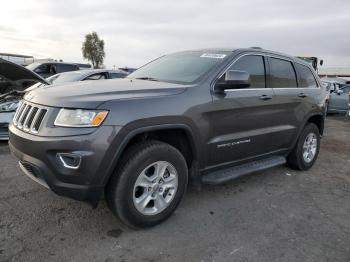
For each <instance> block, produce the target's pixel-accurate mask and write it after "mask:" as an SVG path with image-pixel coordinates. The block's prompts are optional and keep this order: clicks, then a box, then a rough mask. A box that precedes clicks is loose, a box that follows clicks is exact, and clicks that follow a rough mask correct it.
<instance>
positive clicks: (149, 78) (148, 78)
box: [135, 77, 159, 82]
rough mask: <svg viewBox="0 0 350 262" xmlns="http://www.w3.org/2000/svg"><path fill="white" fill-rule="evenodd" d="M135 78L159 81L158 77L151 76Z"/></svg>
mask: <svg viewBox="0 0 350 262" xmlns="http://www.w3.org/2000/svg"><path fill="white" fill-rule="evenodd" d="M135 79H140V80H148V81H157V82H158V81H159V80H158V79H155V78H153V77H136V78H135Z"/></svg>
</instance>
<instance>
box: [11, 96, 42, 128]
mask: <svg viewBox="0 0 350 262" xmlns="http://www.w3.org/2000/svg"><path fill="white" fill-rule="evenodd" d="M47 110H48V109H47V108H43V107H42V106H37V105H35V104H30V103H27V102H23V103H22V104H21V106H20V107H19V108H18V109H17V112H16V113H15V116H14V118H13V124H14V125H15V126H16V127H17V128H19V129H23V131H25V132H29V133H34V134H37V133H38V132H39V129H40V127H41V124H42V122H43V120H44V118H45V115H46V113H47Z"/></svg>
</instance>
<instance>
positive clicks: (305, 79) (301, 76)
mask: <svg viewBox="0 0 350 262" xmlns="http://www.w3.org/2000/svg"><path fill="white" fill-rule="evenodd" d="M295 67H296V69H297V72H298V81H299V87H310V88H312V87H317V82H316V80H315V77H314V75H313V74H312V72H311V70H310V68H308V67H307V66H304V65H300V64H295Z"/></svg>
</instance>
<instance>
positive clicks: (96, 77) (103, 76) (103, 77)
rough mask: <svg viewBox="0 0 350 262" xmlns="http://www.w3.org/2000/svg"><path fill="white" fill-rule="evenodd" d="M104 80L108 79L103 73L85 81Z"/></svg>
mask: <svg viewBox="0 0 350 262" xmlns="http://www.w3.org/2000/svg"><path fill="white" fill-rule="evenodd" d="M102 79H106V75H105V74H103V73H101V74H94V75H91V76H89V77H87V78H85V79H84V80H102Z"/></svg>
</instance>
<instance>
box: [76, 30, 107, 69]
mask: <svg viewBox="0 0 350 262" xmlns="http://www.w3.org/2000/svg"><path fill="white" fill-rule="evenodd" d="M104 47H105V42H104V41H103V40H102V39H100V38H99V37H98V35H97V33H96V32H92V33H91V34H87V35H86V36H85V41H84V42H83V46H82V48H81V50H82V52H83V57H84V58H85V59H87V60H88V61H91V63H92V65H93V67H94V68H99V67H100V66H101V65H102V64H103V59H104V58H105V56H106V54H105V51H104Z"/></svg>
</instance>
